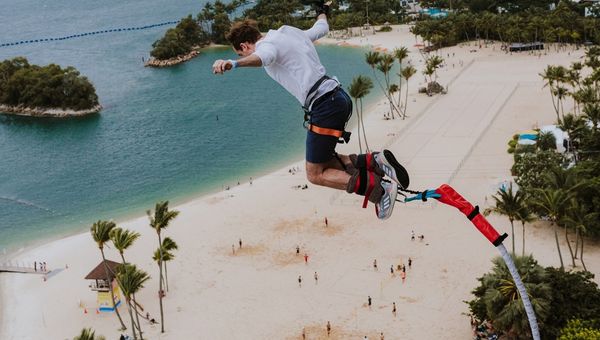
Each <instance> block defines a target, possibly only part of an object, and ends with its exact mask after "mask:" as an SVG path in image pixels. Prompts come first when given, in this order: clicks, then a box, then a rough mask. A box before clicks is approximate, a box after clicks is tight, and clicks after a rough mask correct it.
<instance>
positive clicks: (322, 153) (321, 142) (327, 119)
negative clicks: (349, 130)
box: [306, 88, 352, 163]
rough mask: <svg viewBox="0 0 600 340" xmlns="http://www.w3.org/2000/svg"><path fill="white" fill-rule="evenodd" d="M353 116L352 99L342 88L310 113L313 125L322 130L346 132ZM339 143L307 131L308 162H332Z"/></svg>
mask: <svg viewBox="0 0 600 340" xmlns="http://www.w3.org/2000/svg"><path fill="white" fill-rule="evenodd" d="M319 99H320V98H319ZM351 114H352V99H350V97H349V96H348V94H347V93H346V92H345V91H344V90H343V89H342V88H339V89H338V90H337V92H335V93H334V94H330V95H326V97H324V100H323V101H321V102H320V103H318V105H317V106H314V105H313V108H312V111H311V112H310V116H311V124H314V125H316V126H318V127H322V128H330V129H336V130H344V128H345V127H346V122H347V121H348V119H350V115H351ZM337 143H338V138H336V137H333V136H324V135H319V134H316V133H314V132H312V131H307V134H306V160H307V161H308V162H311V163H326V162H328V161H330V160H331V159H332V158H333V157H334V153H335V147H336V146H337Z"/></svg>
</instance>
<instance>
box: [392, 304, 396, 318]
mask: <svg viewBox="0 0 600 340" xmlns="http://www.w3.org/2000/svg"><path fill="white" fill-rule="evenodd" d="M392 303H393V306H392V314H393V315H394V317H395V316H396V303H395V302H392Z"/></svg>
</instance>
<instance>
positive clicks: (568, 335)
mask: <svg viewBox="0 0 600 340" xmlns="http://www.w3.org/2000/svg"><path fill="white" fill-rule="evenodd" d="M590 324H591V323H590V322H583V321H581V320H579V319H575V320H572V321H569V323H568V324H567V326H566V327H565V328H563V329H562V330H561V331H560V336H559V337H558V340H589V339H600V328H598V327H595V328H594V327H593V326H591V325H590Z"/></svg>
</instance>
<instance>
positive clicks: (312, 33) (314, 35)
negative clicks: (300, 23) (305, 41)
mask: <svg viewBox="0 0 600 340" xmlns="http://www.w3.org/2000/svg"><path fill="white" fill-rule="evenodd" d="M330 5H331V1H327V2H325V3H323V4H321V5H320V7H319V8H318V9H317V14H318V15H317V21H316V22H315V24H314V25H313V26H312V27H311V28H309V29H308V30H306V31H304V32H305V33H306V35H307V36H308V38H309V39H310V40H311V41H315V40H318V39H320V38H322V37H324V36H325V35H327V33H328V32H329V24H327V16H328V15H329V6H330Z"/></svg>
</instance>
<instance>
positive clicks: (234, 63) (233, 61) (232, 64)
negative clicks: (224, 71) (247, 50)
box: [227, 59, 238, 68]
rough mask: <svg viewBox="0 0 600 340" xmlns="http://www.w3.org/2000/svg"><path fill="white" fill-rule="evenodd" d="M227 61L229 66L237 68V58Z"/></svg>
mask: <svg viewBox="0 0 600 340" xmlns="http://www.w3.org/2000/svg"><path fill="white" fill-rule="evenodd" d="M227 61H228V62H230V63H231V68H237V67H238V62H237V60H233V59H229V60H227Z"/></svg>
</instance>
